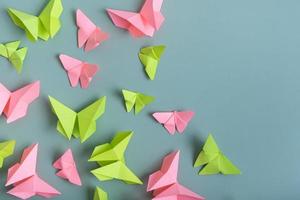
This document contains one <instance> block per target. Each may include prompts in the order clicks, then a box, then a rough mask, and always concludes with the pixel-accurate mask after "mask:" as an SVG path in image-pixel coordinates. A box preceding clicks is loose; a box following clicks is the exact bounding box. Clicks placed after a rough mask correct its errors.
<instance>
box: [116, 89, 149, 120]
mask: <svg viewBox="0 0 300 200" xmlns="http://www.w3.org/2000/svg"><path fill="white" fill-rule="evenodd" d="M122 93H123V96H124V100H125V106H126V111H127V112H130V111H131V110H132V108H133V107H134V113H135V114H138V113H139V112H141V111H142V110H143V108H144V107H145V106H146V105H148V104H150V103H152V102H153V101H154V97H152V96H148V95H145V94H142V93H138V92H133V91H130V90H122Z"/></svg>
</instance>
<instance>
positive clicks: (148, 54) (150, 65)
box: [139, 45, 166, 80]
mask: <svg viewBox="0 0 300 200" xmlns="http://www.w3.org/2000/svg"><path fill="white" fill-rule="evenodd" d="M165 48H166V47H165V46H164V45H159V46H149V47H145V48H142V49H141V51H140V53H139V58H140V60H141V62H142V63H143V65H144V66H145V71H146V73H147V75H148V77H149V78H150V79H151V80H154V78H155V74H156V70H157V66H158V63H159V61H160V57H161V56H162V54H163V53H164V51H165Z"/></svg>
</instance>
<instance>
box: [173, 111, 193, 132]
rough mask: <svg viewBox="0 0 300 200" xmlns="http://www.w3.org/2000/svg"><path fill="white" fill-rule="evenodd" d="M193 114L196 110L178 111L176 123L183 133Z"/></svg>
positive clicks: (179, 130)
mask: <svg viewBox="0 0 300 200" xmlns="http://www.w3.org/2000/svg"><path fill="white" fill-rule="evenodd" d="M193 116H194V112H192V111H182V112H176V114H175V124H176V128H177V130H178V132H179V133H183V131H184V130H185V128H186V126H187V125H188V123H189V122H190V120H191V119H192V118H193Z"/></svg>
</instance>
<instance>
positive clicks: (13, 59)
mask: <svg viewBox="0 0 300 200" xmlns="http://www.w3.org/2000/svg"><path fill="white" fill-rule="evenodd" d="M20 43H21V41H19V40H18V41H14V42H9V43H6V44H0V55H1V56H3V57H5V58H7V59H8V60H9V62H10V63H11V64H12V65H13V66H14V68H15V69H16V70H17V72H18V73H21V71H22V68H23V61H24V59H25V57H26V54H27V47H23V48H20V49H18V48H19V46H20Z"/></svg>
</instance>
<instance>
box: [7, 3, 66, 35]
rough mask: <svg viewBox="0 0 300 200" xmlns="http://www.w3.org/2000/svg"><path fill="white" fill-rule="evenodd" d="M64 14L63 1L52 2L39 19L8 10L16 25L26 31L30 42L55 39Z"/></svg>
mask: <svg viewBox="0 0 300 200" xmlns="http://www.w3.org/2000/svg"><path fill="white" fill-rule="evenodd" d="M62 12H63V6H62V3H61V0H50V1H49V3H48V4H47V5H46V7H45V8H44V9H43V10H42V12H41V13H40V15H39V16H38V17H37V16H34V15H30V14H27V13H25V12H22V11H19V10H15V9H12V8H9V9H8V14H9V16H10V17H11V19H12V20H13V22H14V24H15V25H17V26H18V27H20V28H21V29H23V30H24V31H25V33H26V36H27V38H28V39H29V40H30V41H36V40H38V38H41V39H42V40H45V41H47V40H48V39H49V38H53V37H54V36H55V35H56V34H57V32H58V31H59V30H60V28H61V22H60V16H61V14H62Z"/></svg>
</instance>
